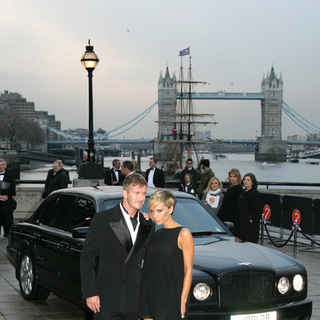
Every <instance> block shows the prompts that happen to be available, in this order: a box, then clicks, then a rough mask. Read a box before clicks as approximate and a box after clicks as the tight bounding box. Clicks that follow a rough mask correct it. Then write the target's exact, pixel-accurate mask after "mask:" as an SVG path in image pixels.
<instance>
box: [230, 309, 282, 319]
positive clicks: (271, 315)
mask: <svg viewBox="0 0 320 320" xmlns="http://www.w3.org/2000/svg"><path fill="white" fill-rule="evenodd" d="M230 320H277V311H271V312H265V313H253V314H238V315H235V316H231V317H230Z"/></svg>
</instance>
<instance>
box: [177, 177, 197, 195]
mask: <svg viewBox="0 0 320 320" xmlns="http://www.w3.org/2000/svg"><path fill="white" fill-rule="evenodd" d="M179 191H183V192H187V193H191V194H193V195H194V196H196V195H197V187H196V186H195V185H194V184H193V183H192V176H191V174H190V173H186V174H185V175H184V182H183V183H181V185H180V187H179Z"/></svg>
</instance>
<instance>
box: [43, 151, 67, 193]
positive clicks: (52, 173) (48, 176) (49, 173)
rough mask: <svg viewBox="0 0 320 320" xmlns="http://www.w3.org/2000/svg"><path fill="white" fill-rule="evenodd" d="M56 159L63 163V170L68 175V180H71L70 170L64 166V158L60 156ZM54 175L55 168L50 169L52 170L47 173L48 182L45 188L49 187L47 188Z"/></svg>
mask: <svg viewBox="0 0 320 320" xmlns="http://www.w3.org/2000/svg"><path fill="white" fill-rule="evenodd" d="M56 161H59V162H61V164H62V168H61V170H62V171H63V172H64V173H65V174H66V175H67V177H68V181H69V180H70V176H69V171H68V170H66V169H65V168H64V167H63V166H64V160H63V159H62V158H60V157H59V158H57V160H56ZM53 175H54V170H53V169H50V170H49V171H48V174H47V178H46V182H45V183H44V189H47V188H48V185H49V183H50V181H51V179H52V177H53Z"/></svg>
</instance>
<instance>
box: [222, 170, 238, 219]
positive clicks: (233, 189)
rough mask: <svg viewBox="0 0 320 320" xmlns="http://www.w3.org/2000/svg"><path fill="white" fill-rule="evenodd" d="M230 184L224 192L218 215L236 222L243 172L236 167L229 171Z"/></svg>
mask: <svg viewBox="0 0 320 320" xmlns="http://www.w3.org/2000/svg"><path fill="white" fill-rule="evenodd" d="M227 180H229V182H230V186H229V188H228V189H227V191H226V193H225V194H224V198H223V201H222V205H221V207H220V209H219V212H218V217H219V219H220V220H221V221H223V222H225V221H230V222H232V223H233V224H234V223H235V216H236V212H237V208H238V204H239V197H240V194H241V192H242V190H243V189H242V186H241V174H240V171H239V170H238V169H236V168H232V169H231V170H230V171H229V174H228V178H227Z"/></svg>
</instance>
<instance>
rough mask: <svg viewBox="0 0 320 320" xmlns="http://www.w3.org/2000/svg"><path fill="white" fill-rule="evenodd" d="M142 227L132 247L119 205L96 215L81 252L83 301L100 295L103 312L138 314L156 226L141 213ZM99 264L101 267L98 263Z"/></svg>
mask: <svg viewBox="0 0 320 320" xmlns="http://www.w3.org/2000/svg"><path fill="white" fill-rule="evenodd" d="M139 219H140V226H139V231H138V235H137V239H136V242H135V244H134V246H133V247H132V241H131V236H130V233H129V229H128V227H127V224H126V221H125V220H124V218H123V215H122V212H121V209H120V205H118V206H116V207H114V208H112V209H109V210H107V211H103V212H99V213H97V214H95V215H94V217H93V219H92V221H91V224H90V228H89V231H88V234H87V237H86V241H85V244H84V247H83V249H82V253H81V259H80V269H81V283H82V293H83V298H84V299H86V298H88V297H92V296H96V295H98V296H99V297H100V305H101V308H102V310H104V311H108V312H113V313H127V312H128V313H129V312H138V310H139V303H140V290H141V276H142V267H143V259H144V256H145V251H146V247H147V245H148V244H149V242H150V239H151V238H152V236H153V234H154V224H153V222H152V221H151V220H148V221H147V220H145V219H144V217H143V215H142V214H141V213H139ZM97 259H98V260H99V262H98V268H97V266H96V261H97Z"/></svg>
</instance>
